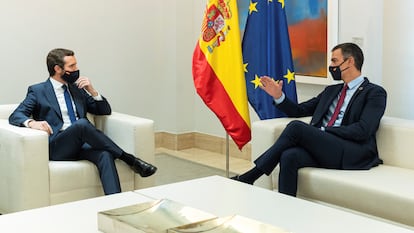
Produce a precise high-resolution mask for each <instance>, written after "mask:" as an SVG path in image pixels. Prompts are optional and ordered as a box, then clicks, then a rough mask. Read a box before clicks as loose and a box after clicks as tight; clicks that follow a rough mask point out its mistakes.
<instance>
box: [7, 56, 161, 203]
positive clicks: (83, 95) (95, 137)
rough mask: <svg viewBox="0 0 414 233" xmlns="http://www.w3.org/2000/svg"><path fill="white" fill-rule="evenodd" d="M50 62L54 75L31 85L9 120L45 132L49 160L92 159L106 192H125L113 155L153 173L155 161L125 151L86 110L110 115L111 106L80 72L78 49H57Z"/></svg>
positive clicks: (139, 170)
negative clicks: (90, 118) (91, 119)
mask: <svg viewBox="0 0 414 233" xmlns="http://www.w3.org/2000/svg"><path fill="white" fill-rule="evenodd" d="M46 63H47V68H48V71H49V74H50V77H49V78H48V79H47V80H46V81H45V82H43V83H39V84H35V85H32V86H30V87H29V89H28V92H27V95H26V98H25V99H24V100H23V102H22V103H20V105H19V106H18V107H17V109H16V110H15V111H14V112H13V113H12V114H11V115H10V117H9V122H10V124H13V125H16V126H25V127H29V128H32V129H37V130H42V131H45V132H47V133H48V134H49V159H50V160H55V161H73V160H85V159H86V160H89V161H91V162H93V163H94V164H95V165H96V166H97V168H98V170H99V175H100V178H101V182H102V186H103V189H104V192H105V194H106V195H108V194H113V193H118V192H121V187H120V183H119V177H118V173H117V170H116V167H115V162H114V160H115V159H121V160H123V161H125V162H126V163H127V164H128V165H129V166H130V167H131V169H133V170H134V171H135V172H136V173H139V174H140V175H141V176H142V177H147V176H151V175H152V174H154V173H155V172H156V170H157V168H156V167H154V166H153V165H151V164H149V163H146V162H145V161H143V160H141V159H139V158H136V157H135V156H133V155H131V154H128V153H126V152H125V151H123V150H122V149H121V148H120V147H119V146H117V145H116V144H115V143H114V142H113V141H112V140H111V139H110V138H109V137H107V136H106V135H105V134H104V133H103V132H102V131H99V130H98V129H96V128H95V126H93V125H92V124H91V123H90V122H89V121H88V119H87V118H86V114H87V113H88V112H89V113H92V114H95V115H109V114H111V107H110V105H109V103H108V101H107V100H106V99H105V97H103V96H102V95H100V94H99V93H98V92H97V91H96V90H95V88H94V87H93V86H92V83H91V82H90V80H89V79H88V78H87V77H82V76H79V70H78V67H77V62H76V58H75V54H74V52H73V51H71V50H67V49H53V50H52V51H50V52H49V54H48V55H47V59H46Z"/></svg>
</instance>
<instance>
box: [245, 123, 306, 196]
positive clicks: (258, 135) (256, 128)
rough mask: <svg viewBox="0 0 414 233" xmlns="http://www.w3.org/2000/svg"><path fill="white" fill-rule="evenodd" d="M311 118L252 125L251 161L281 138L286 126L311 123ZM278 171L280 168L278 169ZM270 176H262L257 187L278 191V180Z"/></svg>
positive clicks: (256, 183)
mask: <svg viewBox="0 0 414 233" xmlns="http://www.w3.org/2000/svg"><path fill="white" fill-rule="evenodd" d="M310 119H311V118H310V117H301V118H275V119H269V120H260V121H255V122H253V124H252V142H251V145H252V154H251V161H254V160H255V159H257V158H258V157H259V156H260V155H261V154H262V153H263V152H265V151H266V150H267V149H269V147H270V146H272V145H273V143H274V142H275V141H276V140H277V139H278V138H279V136H280V134H281V133H282V131H283V130H284V129H285V127H286V125H287V124H288V123H289V122H290V121H292V120H301V121H305V122H309V121H310ZM277 169H278V168H277ZM273 177H274V176H273V174H272V175H270V176H266V175H264V176H262V177H261V178H260V179H259V180H257V181H256V182H255V185H257V186H260V187H263V188H267V189H277V182H278V181H277V179H275V178H273Z"/></svg>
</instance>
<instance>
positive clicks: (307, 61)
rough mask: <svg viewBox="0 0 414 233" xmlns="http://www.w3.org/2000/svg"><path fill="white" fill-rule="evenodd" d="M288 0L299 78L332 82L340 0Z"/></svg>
mask: <svg viewBox="0 0 414 233" xmlns="http://www.w3.org/2000/svg"><path fill="white" fill-rule="evenodd" d="M285 4H286V8H285V9H286V17H287V21H288V28H289V36H290V42H291V49H292V58H293V63H294V66H295V77H296V82H299V83H311V84H322V85H328V84H331V83H333V82H334V81H333V79H332V78H331V77H330V75H329V72H328V66H329V64H330V60H329V59H330V54H331V52H330V51H331V49H332V47H334V46H335V45H336V44H337V41H338V0H329V1H328V0H289V1H286V2H285Z"/></svg>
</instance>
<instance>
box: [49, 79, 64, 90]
mask: <svg viewBox="0 0 414 233" xmlns="http://www.w3.org/2000/svg"><path fill="white" fill-rule="evenodd" d="M49 80H50V82H51V83H52V86H53V89H55V90H59V89H61V88H62V86H63V85H65V84H63V83H61V82H59V81H57V80H55V79H53V78H49Z"/></svg>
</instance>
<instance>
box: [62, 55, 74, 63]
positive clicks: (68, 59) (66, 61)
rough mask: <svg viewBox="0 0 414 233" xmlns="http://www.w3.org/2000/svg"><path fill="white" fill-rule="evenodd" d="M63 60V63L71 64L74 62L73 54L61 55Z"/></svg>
mask: <svg viewBox="0 0 414 233" xmlns="http://www.w3.org/2000/svg"><path fill="white" fill-rule="evenodd" d="M63 61H64V62H65V64H69V65H70V64H73V63H76V58H75V56H65V57H63Z"/></svg>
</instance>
